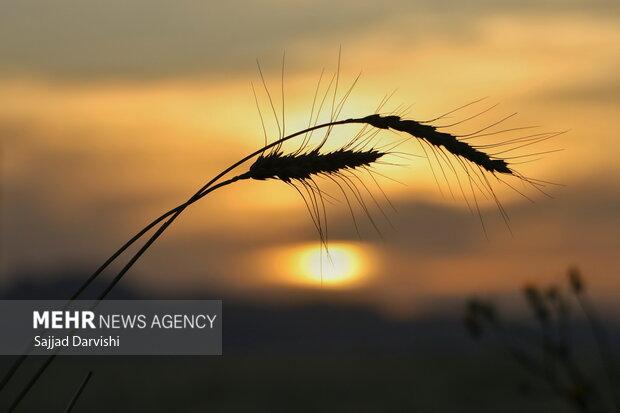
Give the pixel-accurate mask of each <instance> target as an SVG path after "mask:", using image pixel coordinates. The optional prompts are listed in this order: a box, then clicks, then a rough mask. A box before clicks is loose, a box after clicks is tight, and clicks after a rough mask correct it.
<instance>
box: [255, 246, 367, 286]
mask: <svg viewBox="0 0 620 413" xmlns="http://www.w3.org/2000/svg"><path fill="white" fill-rule="evenodd" d="M373 256H374V254H373V250H372V248H370V247H368V246H366V245H364V244H360V243H350V242H330V243H329V254H327V252H326V251H325V248H324V247H323V248H321V247H320V244H319V243H318V242H310V243H303V244H298V245H293V246H286V247H283V248H282V247H280V248H276V249H273V250H270V251H268V252H267V253H263V254H262V259H263V260H265V261H263V262H269V263H271V265H270V267H271V268H272V271H274V272H273V273H272V274H271V276H270V279H272V280H274V281H276V282H278V283H285V284H288V285H291V284H292V285H297V286H301V287H316V288H350V287H354V286H358V285H360V284H362V283H364V282H365V281H366V280H367V279H368V277H369V276H370V273H371V271H372V267H373V258H372V257H373ZM276 263H278V264H277V265H274V264H276ZM279 263H286V264H285V265H283V266H282V265H279Z"/></svg>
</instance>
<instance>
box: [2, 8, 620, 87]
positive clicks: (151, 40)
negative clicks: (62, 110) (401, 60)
mask: <svg viewBox="0 0 620 413" xmlns="http://www.w3.org/2000/svg"><path fill="white" fill-rule="evenodd" d="M617 8H618V3H617V2H615V1H592V2H581V1H568V2H567V1H543V2H539V1H525V2H523V1H506V2H496V1H490V0H489V1H487V0H477V1H470V2H461V1H453V0H444V1H430V0H424V1H417V2H412V1H405V0H388V1H382V2H358V1H352V0H347V1H344V2H332V1H327V0H320V1H313V2H283V1H228V2H213V1H204V2H202V1H193V0H177V1H174V2H170V1H163V0H131V1H121V0H107V1H104V2H101V1H78V0H58V1H54V2H49V1H41V0H22V1H4V2H3V4H2V13H0V56H1V57H0V73H5V74H6V73H9V74H20V75H21V74H24V73H29V74H35V75H49V76H52V77H62V78H84V77H132V78H145V77H152V76H170V75H178V74H191V73H197V72H200V73H211V74H219V75H230V74H231V73H234V72H238V71H240V70H244V69H245V70H253V67H252V59H253V58H254V57H261V58H264V59H266V60H270V61H272V60H276V59H277V55H279V54H280V53H281V51H282V50H283V49H289V50H290V49H291V48H292V49H294V50H295V51H296V53H295V54H296V55H300V56H299V57H298V59H306V60H308V59H312V56H310V55H307V56H304V52H306V53H307V54H309V53H308V51H309V50H310V49H313V50H314V51H316V50H322V51H323V52H324V51H325V49H327V48H332V49H334V51H335V50H336V49H337V47H338V45H339V44H343V45H344V46H345V47H346V45H347V44H348V43H354V42H355V41H356V38H357V36H358V35H359V34H360V33H363V32H364V31H366V30H369V29H371V28H372V27H374V26H376V25H378V24H381V23H383V22H385V21H388V20H390V19H392V18H399V19H401V20H402V19H404V18H405V19H410V21H411V24H408V25H406V26H405V28H406V30H407V31H406V33H398V34H397V36H396V38H398V39H405V38H406V46H407V47H413V46H414V45H415V44H416V41H420V40H423V39H428V38H432V37H434V38H436V37H438V36H440V37H443V36H446V35H447V36H451V37H452V38H453V39H455V40H456V39H462V38H463V37H464V36H465V37H466V36H467V33H468V32H469V31H471V29H472V27H475V25H476V23H477V19H478V18H479V17H481V16H484V15H487V14H492V13H498V12H506V13H515V12H533V13H554V14H557V13H561V12H565V11H569V12H574V11H579V12H591V13H599V12H600V13H606V12H608V11H609V10H612V9H613V10H615V9H617ZM429 22H432V24H431V23H429ZM300 45H303V47H302V46H300Z"/></svg>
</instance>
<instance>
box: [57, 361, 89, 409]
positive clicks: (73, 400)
mask: <svg viewBox="0 0 620 413" xmlns="http://www.w3.org/2000/svg"><path fill="white" fill-rule="evenodd" d="M92 376H93V372H92V371H89V372H88V373H87V374H86V376H85V377H84V380H82V383H80V387H78V388H77V390H76V391H75V394H74V395H73V397H72V398H71V400H69V404H68V405H67V407H66V408H65V410H64V413H71V411H72V410H73V408H74V407H75V403H77V401H78V399H79V398H80V396H81V395H82V392H83V391H84V389H85V388H86V385H87V384H88V381H89V380H90V378H91V377H92Z"/></svg>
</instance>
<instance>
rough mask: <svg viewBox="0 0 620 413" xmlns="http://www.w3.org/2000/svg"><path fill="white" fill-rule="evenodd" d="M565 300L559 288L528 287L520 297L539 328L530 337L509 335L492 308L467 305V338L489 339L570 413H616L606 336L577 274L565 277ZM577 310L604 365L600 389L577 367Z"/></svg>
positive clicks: (516, 333) (519, 332)
mask: <svg viewBox="0 0 620 413" xmlns="http://www.w3.org/2000/svg"><path fill="white" fill-rule="evenodd" d="M567 275H568V277H567V278H568V284H569V289H568V290H569V292H570V295H569V294H566V292H565V291H564V290H562V289H561V288H559V287H557V286H551V287H548V288H547V289H541V288H539V287H537V286H534V285H527V286H525V287H524V289H523V295H524V298H525V300H526V302H527V305H528V307H529V308H530V310H531V311H532V314H533V317H534V319H535V322H536V324H538V326H539V328H538V329H537V330H536V331H535V332H533V331H530V330H524V329H522V328H519V329H518V328H516V327H515V328H512V329H509V328H508V325H509V323H508V322H506V321H505V320H503V319H501V318H500V317H499V315H498V312H497V310H496V308H495V306H494V305H493V304H491V303H490V302H488V301H485V300H481V299H477V298H474V299H470V300H469V302H468V303H467V306H466V309H465V315H464V318H463V321H464V325H465V328H466V329H467V331H468V332H469V334H470V336H471V337H472V338H474V339H475V340H479V339H481V338H482V337H483V335H485V334H488V335H491V336H493V338H494V339H495V340H496V341H497V342H498V343H499V346H500V347H501V349H502V350H504V351H505V353H506V354H508V355H509V356H510V357H511V358H512V359H513V360H514V361H516V363H517V364H518V365H519V366H521V367H522V368H523V369H524V370H526V371H527V372H528V373H529V374H530V375H531V376H532V377H533V378H536V379H537V380H541V381H542V382H544V383H546V385H547V387H548V388H549V389H550V390H551V391H552V392H553V393H554V394H556V395H557V396H558V397H560V398H561V399H563V400H564V401H566V402H567V403H568V404H569V405H570V406H571V407H573V408H574V409H575V410H577V411H580V412H590V411H609V412H618V406H619V405H618V402H619V394H618V392H619V391H620V389H619V388H618V386H619V384H620V383H618V377H617V371H616V366H615V363H614V359H613V354H612V351H611V348H610V344H609V340H608V338H607V333H606V331H605V329H604V328H603V326H602V325H601V322H600V320H599V318H598V316H597V315H596V312H595V310H594V308H593V306H592V305H591V303H590V300H589V299H588V297H587V296H586V291H585V286H584V282H583V278H582V276H581V274H580V272H579V270H578V269H577V268H571V269H570V270H569V271H568V274H567ZM575 301H576V302H577V307H578V308H579V309H580V310H581V311H582V313H583V315H584V316H585V318H586V320H587V322H588V325H589V327H590V330H591V332H592V335H593V337H594V341H595V342H596V347H597V350H598V354H599V356H600V362H601V364H602V367H603V370H604V375H605V382H606V384H605V385H604V386H602V385H599V384H597V381H595V380H594V379H592V378H591V377H590V376H588V375H587V374H586V372H584V371H583V369H582V368H581V367H580V364H579V360H578V358H577V354H576V352H575V349H574V346H573V343H572V337H571V331H572V328H571V325H572V317H571V315H572V314H573V313H574V312H575V305H574V303H575Z"/></svg>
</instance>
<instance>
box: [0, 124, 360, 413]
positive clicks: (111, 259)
mask: <svg viewBox="0 0 620 413" xmlns="http://www.w3.org/2000/svg"><path fill="white" fill-rule="evenodd" d="M359 121H360V120H359V119H344V120H340V121H332V122H327V123H323V124H320V125H315V126H312V127H309V128H306V129H304V130H301V131H298V132H296V133H293V134H290V135H288V136H285V137H283V138H281V139H278V140H276V141H274V142H272V143H270V144H268V145H265V146H264V147H262V148H261V149H259V150H256V151H254V152H253V153H251V154H249V155H247V156H245V157H244V158H242V159H241V160H239V161H237V162H235V163H234V164H232V165H231V166H229V167H228V168H226V169H224V170H223V171H222V172H220V173H219V174H217V175H216V176H215V177H214V178H212V179H211V180H210V181H209V182H207V183H206V184H205V185H204V186H202V187H201V188H200V189H199V190H198V191H197V192H196V193H195V194H194V195H193V196H192V197H191V198H190V199H189V200H187V201H186V202H184V203H183V204H181V205H178V206H177V207H175V208H173V209H171V210H170V211H168V212H166V213H164V214H163V215H161V216H160V217H158V218H157V219H155V220H154V221H152V222H151V223H150V224H148V225H147V226H146V227H144V228H143V229H142V230H140V231H139V232H138V233H137V234H136V235H134V236H133V237H132V238H131V239H130V240H129V241H128V242H126V243H125V244H124V245H123V246H122V247H121V248H119V249H118V250H117V251H116V252H115V253H114V254H113V255H112V256H110V257H109V258H108V259H107V260H106V261H105V262H104V264H102V265H101V266H100V267H99V268H98V269H97V271H95V272H94V273H93V274H92V275H91V276H90V277H89V278H88V279H87V280H86V281H85V282H84V283H83V284H82V285H81V286H80V288H78V290H76V292H75V293H74V294H73V295H72V297H71V298H70V300H69V302H72V301H75V299H77V297H78V296H79V295H80V294H81V293H82V292H83V291H84V290H85V289H86V288H87V287H88V286H89V285H90V284H91V283H92V282H93V281H94V280H95V279H96V278H97V277H98V276H99V275H100V274H101V273H102V272H103V270H104V269H105V268H107V267H108V266H109V265H110V264H111V263H112V262H114V261H115V260H116V258H118V257H119V256H120V255H121V254H122V253H123V252H124V251H125V250H126V249H127V248H129V247H130V246H131V245H132V244H133V243H135V242H136V241H137V240H139V239H140V238H141V237H142V236H144V234H146V233H147V232H148V231H149V230H150V229H152V228H153V227H155V226H156V225H157V224H158V223H160V222H161V221H163V220H164V219H166V218H168V217H170V218H169V219H168V221H166V222H165V223H164V224H162V226H161V227H160V228H159V229H158V230H157V232H156V233H155V234H153V235H152V236H151V238H149V240H148V241H147V242H146V243H145V244H144V245H143V247H142V248H141V249H140V250H139V251H138V252H137V253H136V254H135V255H134V256H133V257H132V258H131V259H130V261H129V262H128V264H127V265H126V266H125V267H124V268H123V269H122V270H121V271H120V272H119V274H117V276H116V277H114V279H113V280H112V281H111V283H110V284H109V285H108V287H107V288H106V289H105V290H104V291H103V293H102V294H101V295H100V296H99V297H98V298H97V301H101V300H103V299H104V298H105V297H106V296H107V295H108V294H109V293H110V291H111V290H112V289H113V288H114V286H115V285H116V284H117V283H118V282H119V281H120V280H121V279H122V278H123V276H124V275H125V274H126V273H127V271H129V269H130V268H131V267H132V266H133V264H135V263H136V261H137V260H138V259H139V258H140V256H141V255H142V254H143V253H144V252H145V251H146V249H148V248H149V247H150V246H151V245H152V244H153V243H154V242H155V240H157V238H159V236H161V234H163V232H164V231H165V230H166V228H168V226H170V224H172V222H174V220H175V219H176V218H177V217H178V216H179V215H180V214H181V213H182V212H183V211H184V210H185V209H186V208H187V207H188V206H190V205H191V204H193V203H194V202H196V201H198V200H200V199H201V198H203V197H204V196H206V195H207V194H208V193H210V192H211V191H213V190H215V189H217V188H219V187H222V186H224V185H227V184H230V183H232V182H228V181H224V182H222V183H221V184H218V185H217V186H216V187H213V188H211V186H212V185H214V184H215V183H216V182H217V181H218V180H220V179H221V178H222V177H224V176H225V175H227V174H228V173H229V172H231V171H233V170H234V169H236V168H237V167H239V166H240V165H242V164H244V163H245V162H247V161H249V160H250V159H252V158H254V157H256V156H258V155H260V154H262V153H264V152H265V151H266V150H268V149H271V148H273V147H275V146H277V145H279V144H281V143H283V142H285V141H287V140H289V139H292V138H295V137H297V136H299V135H303V134H305V133H307V132H311V131H313V130H317V129H321V128H325V127H331V126H336V125H344V124H347V123H359ZM235 178H236V179H235ZM235 178H233V179H234V180H235V181H236V180H238V179H240V178H239V177H235ZM31 349H32V347H31V348H30V349H29V351H28V352H30V350H31ZM56 355H57V353H55V354H52V355H50V356H49V357H48V359H47V360H46V361H45V362H44V364H42V365H41V367H40V368H39V369H38V370H37V372H36V373H35V375H34V376H33V378H32V379H31V380H30V381H29V382H28V383H27V384H26V386H25V387H24V389H23V390H22V391H21V392H20V393H19V395H18V396H17V397H16V399H15V400H14V402H13V403H12V405H11V408H10V411H13V410H14V409H15V408H16V407H17V406H18V405H19V403H20V402H21V400H22V399H23V398H24V397H25V396H26V395H27V394H28V392H29V391H30V389H31V388H32V387H33V386H34V384H35V383H36V382H37V381H38V379H39V377H41V375H42V374H43V373H44V372H45V371H46V370H47V368H48V367H49V365H50V364H51V363H52V361H53V360H54V359H55V358H56ZM27 357H28V354H25V355H21V356H19V357H18V358H17V359H16V360H15V362H14V363H13V365H12V366H11V368H10V369H9V371H8V372H7V373H6V375H5V377H4V378H3V380H2V386H1V387H0V391H1V390H2V389H3V388H4V387H6V385H7V384H8V382H9V381H10V380H11V378H12V377H13V376H14V375H15V373H16V372H17V371H18V370H19V368H20V366H21V365H22V364H23V362H24V361H25V360H26V358H27Z"/></svg>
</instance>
